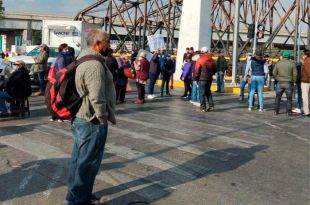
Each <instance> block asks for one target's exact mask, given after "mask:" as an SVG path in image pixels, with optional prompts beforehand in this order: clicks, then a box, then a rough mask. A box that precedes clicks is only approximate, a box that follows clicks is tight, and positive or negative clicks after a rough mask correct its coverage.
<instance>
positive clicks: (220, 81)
mask: <svg viewBox="0 0 310 205" xmlns="http://www.w3.org/2000/svg"><path fill="white" fill-rule="evenodd" d="M227 68H228V65H227V61H226V59H225V57H224V52H223V51H219V53H218V59H217V62H216V82H217V91H216V92H219V93H224V76H225V71H226V70H227Z"/></svg>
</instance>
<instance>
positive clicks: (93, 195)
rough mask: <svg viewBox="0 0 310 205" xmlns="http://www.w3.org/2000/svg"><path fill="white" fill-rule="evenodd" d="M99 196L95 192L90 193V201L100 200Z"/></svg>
mask: <svg viewBox="0 0 310 205" xmlns="http://www.w3.org/2000/svg"><path fill="white" fill-rule="evenodd" d="M100 199H101V197H99V196H96V195H95V194H92V195H91V202H95V201H100Z"/></svg>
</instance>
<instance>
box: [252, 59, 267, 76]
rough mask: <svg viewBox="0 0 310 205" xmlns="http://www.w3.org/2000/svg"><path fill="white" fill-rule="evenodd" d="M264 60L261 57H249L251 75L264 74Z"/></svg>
mask: <svg viewBox="0 0 310 205" xmlns="http://www.w3.org/2000/svg"><path fill="white" fill-rule="evenodd" d="M265 63H266V60H265V59H262V58H251V75H252V76H265V71H264V67H265Z"/></svg>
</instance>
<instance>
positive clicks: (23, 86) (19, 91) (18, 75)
mask: <svg viewBox="0 0 310 205" xmlns="http://www.w3.org/2000/svg"><path fill="white" fill-rule="evenodd" d="M15 65H16V66H17V70H16V71H14V72H13V73H12V75H11V76H10V77H9V79H8V81H7V83H6V88H5V91H1V92H0V117H6V116H8V115H9V114H8V111H7V107H6V104H5V101H6V100H8V99H21V98H26V97H29V96H30V95H31V93H32V91H31V80H30V76H29V71H28V70H27V67H26V64H25V63H24V62H23V61H16V62H15ZM10 108H11V109H13V108H14V104H11V106H10Z"/></svg>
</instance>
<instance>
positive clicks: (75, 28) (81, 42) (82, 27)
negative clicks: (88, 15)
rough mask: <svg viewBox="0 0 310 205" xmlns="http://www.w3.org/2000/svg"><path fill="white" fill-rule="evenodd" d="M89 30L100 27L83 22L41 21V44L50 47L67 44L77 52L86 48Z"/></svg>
mask: <svg viewBox="0 0 310 205" xmlns="http://www.w3.org/2000/svg"><path fill="white" fill-rule="evenodd" d="M90 29H100V25H98V24H90V23H88V22H85V21H61V20H43V26H42V43H44V44H46V45H48V46H51V47H58V46H59V45H60V44H62V43H67V44H68V45H69V46H71V47H73V48H75V50H76V51H78V52H79V51H81V48H84V47H86V37H87V35H88V33H89V31H90Z"/></svg>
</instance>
